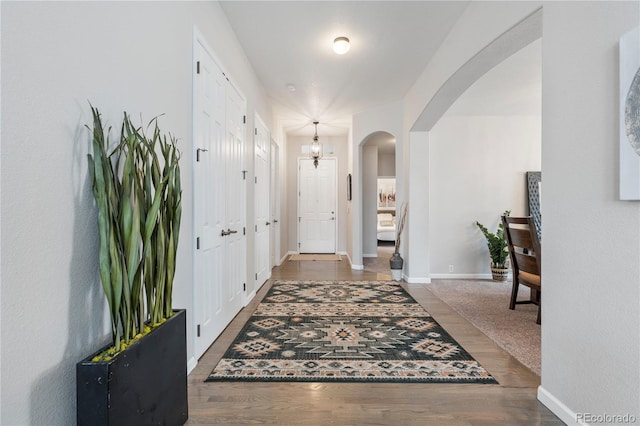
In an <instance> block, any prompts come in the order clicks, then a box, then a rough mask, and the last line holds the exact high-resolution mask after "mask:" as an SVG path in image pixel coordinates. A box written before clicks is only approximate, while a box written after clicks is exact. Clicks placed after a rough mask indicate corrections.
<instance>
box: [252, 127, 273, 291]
mask: <svg viewBox="0 0 640 426" xmlns="http://www.w3.org/2000/svg"><path fill="white" fill-rule="evenodd" d="M255 118H256V128H255V131H254V137H255V152H256V158H255V181H254V184H255V212H256V223H255V233H256V240H255V241H256V242H255V246H256V250H255V258H256V290H257V288H258V287H259V286H261V285H262V284H263V283H264V282H265V281H266V280H268V279H269V277H270V276H271V268H270V267H269V258H270V254H269V248H270V244H269V237H270V229H271V219H270V217H269V201H270V198H271V197H270V196H269V192H270V188H269V187H270V185H269V155H270V148H271V146H270V136H269V130H268V129H267V126H266V125H265V124H264V122H263V121H262V120H261V119H260V117H259V116H258V115H257V114H256V117H255Z"/></svg>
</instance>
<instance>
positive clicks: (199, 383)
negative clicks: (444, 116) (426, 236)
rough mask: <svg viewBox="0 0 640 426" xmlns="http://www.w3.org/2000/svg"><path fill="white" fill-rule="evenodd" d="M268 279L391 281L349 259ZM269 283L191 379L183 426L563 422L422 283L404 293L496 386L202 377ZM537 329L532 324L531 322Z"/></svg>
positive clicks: (523, 375) (526, 379)
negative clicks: (358, 267)
mask: <svg viewBox="0 0 640 426" xmlns="http://www.w3.org/2000/svg"><path fill="white" fill-rule="evenodd" d="M272 279H303V280H314V279H323V280H351V279H353V280H375V279H382V280H384V279H389V276H388V275H380V274H375V273H371V272H364V271H352V270H351V269H350V268H349V263H348V262H347V261H344V260H343V261H335V262H326V261H288V262H285V263H284V264H283V265H282V266H280V267H277V268H274V270H273V275H272ZM269 287H270V282H267V283H266V284H265V285H264V286H263V287H262V288H261V289H260V290H259V291H258V294H257V296H256V297H255V298H254V299H253V300H252V302H251V303H250V304H249V305H248V306H247V307H246V308H245V309H243V310H242V311H241V312H240V313H239V314H238V315H237V317H236V318H235V319H234V320H233V322H232V323H231V324H230V325H229V326H228V327H227V329H226V330H225V331H224V332H223V333H222V335H221V336H220V337H219V338H218V339H217V340H216V341H215V343H214V344H213V345H212V346H211V347H210V348H209V350H208V351H207V352H206V353H205V354H204V355H203V356H202V358H200V360H199V362H198V366H197V367H196V368H195V369H194V370H193V371H192V372H191V374H190V375H189V377H188V391H189V421H188V422H187V424H188V425H213V424H223V425H239V424H270V425H562V424H564V423H562V422H561V421H560V420H559V419H558V418H557V417H555V416H554V415H553V413H551V412H550V411H549V410H548V409H547V408H546V407H545V406H543V405H542V404H541V403H540V402H538V401H537V399H536V391H537V387H538V385H539V384H540V378H539V377H538V376H536V375H535V374H533V373H532V372H531V371H529V370H528V369H527V368H525V367H524V366H523V365H522V364H520V363H519V362H518V361H517V360H515V359H514V358H513V357H511V356H510V355H509V354H508V353H506V352H504V351H503V350H502V349H501V348H499V347H498V346H497V345H496V344H495V343H494V342H493V341H492V340H490V339H489V338H488V337H486V336H485V335H484V334H482V333H481V332H480V331H479V330H478V329H476V328H475V327H474V326H473V325H471V324H470V323H469V322H468V321H466V320H465V319H463V318H462V317H461V316H459V315H458V314H457V313H456V312H455V311H453V310H452V309H451V308H449V306H448V305H446V304H445V303H443V302H442V301H440V300H439V299H438V298H436V297H435V296H434V295H433V294H432V293H430V292H429V291H428V290H427V289H426V288H424V287H423V286H419V285H405V288H406V289H407V291H408V292H409V293H410V294H411V295H412V296H413V297H414V298H415V299H416V300H417V301H418V303H420V304H421V305H422V306H423V307H425V308H426V309H427V311H428V312H429V313H430V314H431V315H432V316H433V317H434V318H435V319H436V320H437V321H438V322H439V323H440V324H441V325H442V326H443V327H444V328H445V329H446V330H447V331H448V332H449V333H450V334H451V335H452V336H453V338H454V339H456V340H457V341H458V342H459V343H460V344H461V345H462V346H463V347H464V348H465V349H466V350H467V351H468V352H469V353H470V354H471V355H472V356H473V357H474V358H475V359H476V360H477V361H478V362H480V363H481V364H482V365H483V366H484V367H485V368H486V369H487V370H488V371H489V372H490V373H491V374H492V375H493V376H494V377H495V378H496V379H497V380H498V382H499V383H500V384H499V385H483V384H440V383H435V384H422V383H411V384H403V383H293V382H292V383H286V382H275V383H265V382H261V383H256V382H253V383H252V382H211V383H205V382H204V380H205V379H206V377H207V376H208V375H209V373H210V372H211V370H212V369H213V368H214V367H215V365H216V363H217V362H218V361H219V359H220V358H221V357H222V355H223V354H224V352H225V350H226V349H227V347H228V345H229V344H230V343H231V341H232V340H233V338H234V337H235V335H236V334H237V333H238V332H239V330H240V329H241V328H242V326H243V325H244V323H245V322H246V321H247V319H248V318H249V317H250V316H251V313H252V312H253V310H254V309H255V307H256V305H257V304H258V302H259V301H260V300H261V299H262V297H263V296H264V294H265V293H266V291H267V290H268V288H269ZM532 326H535V324H532Z"/></svg>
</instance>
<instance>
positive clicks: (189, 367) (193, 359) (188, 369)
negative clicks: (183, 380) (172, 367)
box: [187, 356, 198, 376]
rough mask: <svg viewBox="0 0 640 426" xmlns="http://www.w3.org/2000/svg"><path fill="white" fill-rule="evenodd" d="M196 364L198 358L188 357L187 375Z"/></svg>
mask: <svg viewBox="0 0 640 426" xmlns="http://www.w3.org/2000/svg"><path fill="white" fill-rule="evenodd" d="M196 365H198V360H197V359H196V358H195V357H193V356H192V357H191V358H189V361H187V376H188V375H189V373H191V372H192V371H193V369H194V368H196Z"/></svg>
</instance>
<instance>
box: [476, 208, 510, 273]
mask: <svg viewBox="0 0 640 426" xmlns="http://www.w3.org/2000/svg"><path fill="white" fill-rule="evenodd" d="M510 213H511V211H510V210H505V212H504V213H503V214H504V216H509V214H510ZM476 226H477V227H478V228H479V229H480V231H482V234H483V235H484V237H485V238H486V240H487V247H488V248H489V257H490V258H491V273H492V276H493V280H494V281H506V280H507V274H508V271H509V267H508V265H507V261H508V259H509V251H508V250H507V240H506V238H505V235H504V228H503V226H502V222H500V223H499V224H498V229H497V230H496V233H495V234H494V233H492V232H489V230H488V229H487V227H486V226H484V225H482V224H481V223H480V222H478V221H476Z"/></svg>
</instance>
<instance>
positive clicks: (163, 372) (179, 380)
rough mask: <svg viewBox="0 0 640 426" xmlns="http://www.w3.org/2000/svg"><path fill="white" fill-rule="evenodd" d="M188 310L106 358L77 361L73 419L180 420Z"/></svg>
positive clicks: (183, 416)
mask: <svg viewBox="0 0 640 426" xmlns="http://www.w3.org/2000/svg"><path fill="white" fill-rule="evenodd" d="M186 316H187V315H186V311H185V310H179V311H175V312H174V315H173V316H172V317H171V318H169V319H168V320H167V321H166V322H165V323H164V324H162V325H161V326H160V327H158V328H156V329H154V330H153V331H152V332H150V333H149V334H148V335H146V336H144V337H143V338H142V339H140V340H139V341H137V342H136V343H134V344H132V345H131V346H130V347H128V348H127V349H125V350H124V351H123V352H122V353H120V354H118V355H117V356H116V357H115V358H113V359H112V360H110V361H104V362H91V359H92V358H93V357H94V356H96V355H97V354H99V353H100V352H102V351H103V350H104V349H106V348H104V349H102V350H100V351H98V352H96V353H95V354H93V355H91V356H90V357H88V358H86V359H84V360H82V361H80V362H79V363H78V364H76V387H77V420H78V426H83V425H91V426H98V425H111V426H116V425H117V426H124V425H135V426H139V425H168V426H173V425H183V424H184V423H185V422H186V421H187V418H188V416H189V414H188V405H187V338H186Z"/></svg>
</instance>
